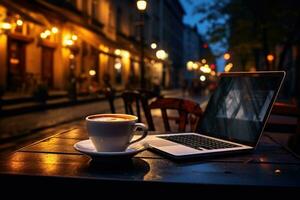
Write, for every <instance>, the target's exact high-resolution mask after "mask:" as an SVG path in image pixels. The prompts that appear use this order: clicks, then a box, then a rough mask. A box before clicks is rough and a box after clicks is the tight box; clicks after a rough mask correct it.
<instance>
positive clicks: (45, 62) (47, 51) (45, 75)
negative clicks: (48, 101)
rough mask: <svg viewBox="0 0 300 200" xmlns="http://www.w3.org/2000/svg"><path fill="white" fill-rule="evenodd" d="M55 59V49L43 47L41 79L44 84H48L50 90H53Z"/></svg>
mask: <svg viewBox="0 0 300 200" xmlns="http://www.w3.org/2000/svg"><path fill="white" fill-rule="evenodd" d="M53 58H54V48H50V47H45V46H43V47H42V61H41V62H42V69H41V78H42V81H43V82H44V83H46V84H47V86H48V87H49V88H53V86H54V85H53V82H54V81H53V79H54V78H53V77H54V75H53V74H54V72H53Z"/></svg>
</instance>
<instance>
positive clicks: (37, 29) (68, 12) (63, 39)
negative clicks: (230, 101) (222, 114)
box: [0, 0, 300, 141]
mask: <svg viewBox="0 0 300 200" xmlns="http://www.w3.org/2000/svg"><path fill="white" fill-rule="evenodd" d="M299 4H300V3H299V1H296V0H285V1H283V0H272V1H271V0H259V1H258V0H223V1H217V0H138V1H136V0H60V1H56V0H14V1H12V0H11V1H10V0H0V130H1V133H2V134H1V136H0V139H3V140H4V141H5V139H6V138H10V137H12V136H13V137H19V135H24V134H26V133H31V132H32V131H33V130H40V129H42V128H45V127H53V126H56V125H57V124H62V123H66V122H70V121H74V120H76V119H82V117H83V116H85V115H87V114H91V113H97V112H98V113H99V112H109V111H110V110H109V109H110V107H109V104H108V103H107V102H106V101H102V100H107V99H109V97H110V96H109V95H111V94H113V95H114V97H116V98H117V97H119V96H120V94H121V93H122V92H123V91H124V90H136V89H143V90H150V91H153V92H154V93H156V94H164V95H166V96H175V97H184V98H191V99H193V100H195V101H197V102H199V103H200V104H201V103H203V102H205V101H207V99H208V98H209V94H210V93H211V92H212V91H213V90H214V89H215V87H216V85H217V80H218V75H219V74H220V73H222V72H225V73H226V72H232V71H271V70H284V71H286V72H287V76H286V80H285V82H284V85H283V88H282V90H281V93H280V96H279V100H280V101H282V102H285V103H292V104H296V102H297V99H298V97H299V78H300V72H299V64H300V63H299V62H300V49H299V48H300V45H299V39H300V5H299ZM99 102H100V103H101V104H100V103H99ZM116 104H117V106H116V107H117V108H120V107H121V103H120V102H118V100H117V102H116ZM118 105H119V107H118ZM66 113H67V115H66Z"/></svg>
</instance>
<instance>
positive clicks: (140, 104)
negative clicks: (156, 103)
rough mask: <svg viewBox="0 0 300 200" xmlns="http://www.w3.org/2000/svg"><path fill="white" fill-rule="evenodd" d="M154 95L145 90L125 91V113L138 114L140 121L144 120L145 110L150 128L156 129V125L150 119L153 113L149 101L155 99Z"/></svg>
mask: <svg viewBox="0 0 300 200" xmlns="http://www.w3.org/2000/svg"><path fill="white" fill-rule="evenodd" d="M154 97H155V96H153V95H152V94H151V93H148V92H145V91H144V92H139V91H124V92H123V93H122V98H123V101H124V107H125V113H127V114H130V115H136V116H137V117H138V122H142V112H141V110H142V111H143V112H144V115H145V118H146V121H147V124H148V128H149V130H154V125H153V122H152V121H151V120H150V117H151V113H150V110H149V106H148V105H149V104H148V101H149V100H150V99H153V98H154ZM134 107H135V112H134Z"/></svg>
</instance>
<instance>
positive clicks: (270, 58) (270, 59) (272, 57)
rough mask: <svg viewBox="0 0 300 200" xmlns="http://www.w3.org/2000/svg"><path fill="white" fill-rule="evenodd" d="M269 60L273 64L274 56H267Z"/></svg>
mask: <svg viewBox="0 0 300 200" xmlns="http://www.w3.org/2000/svg"><path fill="white" fill-rule="evenodd" d="M267 60H268V61H269V62H272V61H273V60H274V56H273V55H272V54H269V55H267Z"/></svg>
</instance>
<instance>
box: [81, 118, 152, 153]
mask: <svg viewBox="0 0 300 200" xmlns="http://www.w3.org/2000/svg"><path fill="white" fill-rule="evenodd" d="M137 119H138V118H137V117H136V116H134V115H127V114H97V115H90V116H87V117H86V126H87V131H88V136H89V138H90V140H91V141H92V143H93V145H94V146H95V148H96V150H97V151H99V152H121V151H124V150H126V148H127V147H128V146H129V145H130V144H133V143H135V142H138V141H140V140H142V139H144V138H145V137H146V136H147V132H148V129H147V127H146V125H145V124H143V123H136V121H137ZM137 129H142V131H143V134H142V136H141V137H140V138H138V139H136V140H134V141H131V139H132V137H133V133H134V131H136V130H137Z"/></svg>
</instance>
